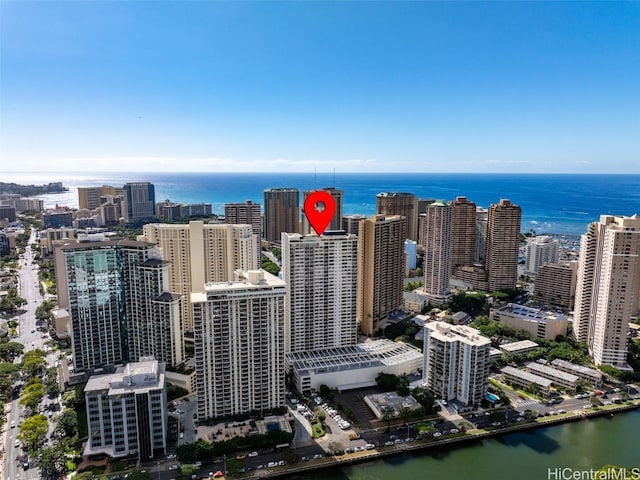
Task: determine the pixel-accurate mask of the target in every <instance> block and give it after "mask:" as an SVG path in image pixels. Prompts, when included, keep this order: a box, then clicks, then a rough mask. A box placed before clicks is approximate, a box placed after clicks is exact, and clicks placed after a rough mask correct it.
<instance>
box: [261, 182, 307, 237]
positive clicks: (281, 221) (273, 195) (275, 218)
mask: <svg viewBox="0 0 640 480" xmlns="http://www.w3.org/2000/svg"><path fill="white" fill-rule="evenodd" d="M264 226H265V231H264V238H265V240H267V242H269V243H278V242H280V236H281V235H282V233H283V232H286V233H300V192H299V191H298V189H297V188H269V189H267V190H265V191H264Z"/></svg>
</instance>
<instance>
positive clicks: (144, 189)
mask: <svg viewBox="0 0 640 480" xmlns="http://www.w3.org/2000/svg"><path fill="white" fill-rule="evenodd" d="M122 189H123V190H124V199H125V203H126V209H125V218H126V221H127V222H129V223H131V222H140V221H144V220H149V219H152V218H154V217H155V215H156V211H155V207H156V193H155V187H154V185H153V184H152V183H149V182H130V183H125V185H124V187H123V188H122Z"/></svg>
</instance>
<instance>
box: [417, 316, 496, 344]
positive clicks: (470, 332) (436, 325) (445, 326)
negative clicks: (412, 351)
mask: <svg viewBox="0 0 640 480" xmlns="http://www.w3.org/2000/svg"><path fill="white" fill-rule="evenodd" d="M424 328H426V329H429V330H430V331H431V332H432V333H431V336H432V337H433V338H435V339H436V340H439V341H441V342H464V343H467V344H469V345H476V346H483V345H490V344H491V340H489V339H488V338H487V337H485V336H483V335H482V334H480V331H479V330H476V329H475V328H471V327H467V326H465V325H451V324H450V323H446V322H440V321H434V322H430V323H427V324H425V326H424Z"/></svg>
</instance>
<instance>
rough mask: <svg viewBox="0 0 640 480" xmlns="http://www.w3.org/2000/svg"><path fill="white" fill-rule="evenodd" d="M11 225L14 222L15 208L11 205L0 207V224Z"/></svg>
mask: <svg viewBox="0 0 640 480" xmlns="http://www.w3.org/2000/svg"><path fill="white" fill-rule="evenodd" d="M3 220H4V221H6V222H8V223H12V222H15V221H16V207H15V206H13V205H0V222H1V221H3Z"/></svg>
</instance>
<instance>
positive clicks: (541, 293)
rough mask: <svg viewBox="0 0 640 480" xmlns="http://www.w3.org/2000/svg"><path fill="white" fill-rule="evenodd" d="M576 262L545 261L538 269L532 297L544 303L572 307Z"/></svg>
mask: <svg viewBox="0 0 640 480" xmlns="http://www.w3.org/2000/svg"><path fill="white" fill-rule="evenodd" d="M577 272H578V262H576V261H571V262H561V263H547V264H545V265H542V266H541V267H540V268H539V269H538V274H537V275H536V279H535V284H534V289H533V298H534V299H535V300H536V301H537V302H539V303H542V304H544V305H553V306H556V307H562V308H568V309H573V305H574V301H575V296H576V278H577Z"/></svg>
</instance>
